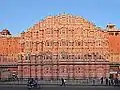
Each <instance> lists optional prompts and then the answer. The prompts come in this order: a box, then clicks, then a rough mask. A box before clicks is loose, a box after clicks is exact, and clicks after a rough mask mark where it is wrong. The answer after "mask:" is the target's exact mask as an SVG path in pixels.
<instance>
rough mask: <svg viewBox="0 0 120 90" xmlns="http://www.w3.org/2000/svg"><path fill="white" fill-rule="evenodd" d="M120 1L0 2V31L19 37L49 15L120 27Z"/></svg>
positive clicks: (11, 0)
mask: <svg viewBox="0 0 120 90" xmlns="http://www.w3.org/2000/svg"><path fill="white" fill-rule="evenodd" d="M119 9H120V0H0V30H2V29H4V28H8V29H9V30H10V31H11V33H12V34H18V33H20V32H22V31H25V30H26V29H27V28H29V27H31V26H32V25H33V24H35V23H36V22H38V21H40V20H41V19H43V18H45V17H46V16H48V15H58V14H59V13H64V12H65V13H68V14H69V13H70V14H73V15H77V16H83V17H85V18H87V19H88V20H89V21H91V22H93V23H95V24H96V25H97V26H101V27H104V28H105V26H106V24H108V23H114V24H116V26H117V27H118V28H120V10H119Z"/></svg>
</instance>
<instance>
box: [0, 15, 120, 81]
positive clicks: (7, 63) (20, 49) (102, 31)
mask: <svg viewBox="0 0 120 90" xmlns="http://www.w3.org/2000/svg"><path fill="white" fill-rule="evenodd" d="M13 74H15V75H17V76H18V77H19V78H28V77H34V78H41V79H58V78H61V77H64V78H66V79H79V78H100V77H115V76H118V77H120V30H119V29H118V28H116V26H115V25H114V24H108V25H106V28H101V27H97V26H96V25H95V24H94V23H92V22H90V21H88V20H87V19H85V18H83V17H81V16H74V15H70V14H60V15H56V16H48V17H46V18H45V19H44V20H41V21H40V22H38V23H36V24H34V25H33V26H31V27H30V28H28V29H27V30H26V31H24V32H22V33H21V34H20V35H19V36H13V35H11V33H10V32H9V31H8V30H7V29H4V30H2V31H1V32H0V78H8V77H11V75H13Z"/></svg>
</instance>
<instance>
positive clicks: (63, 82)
mask: <svg viewBox="0 0 120 90" xmlns="http://www.w3.org/2000/svg"><path fill="white" fill-rule="evenodd" d="M61 82H62V84H61V86H66V84H65V82H66V80H65V79H63V78H61Z"/></svg>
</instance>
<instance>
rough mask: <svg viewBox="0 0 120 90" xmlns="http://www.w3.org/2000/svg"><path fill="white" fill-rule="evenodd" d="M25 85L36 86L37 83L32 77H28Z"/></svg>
mask: <svg viewBox="0 0 120 90" xmlns="http://www.w3.org/2000/svg"><path fill="white" fill-rule="evenodd" d="M27 86H28V87H30V88H32V87H37V83H36V82H35V80H34V79H33V78H29V79H28V84H27Z"/></svg>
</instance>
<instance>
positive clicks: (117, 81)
mask: <svg viewBox="0 0 120 90" xmlns="http://www.w3.org/2000/svg"><path fill="white" fill-rule="evenodd" d="M114 83H115V86H117V85H118V83H119V80H118V78H115V80H114Z"/></svg>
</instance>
